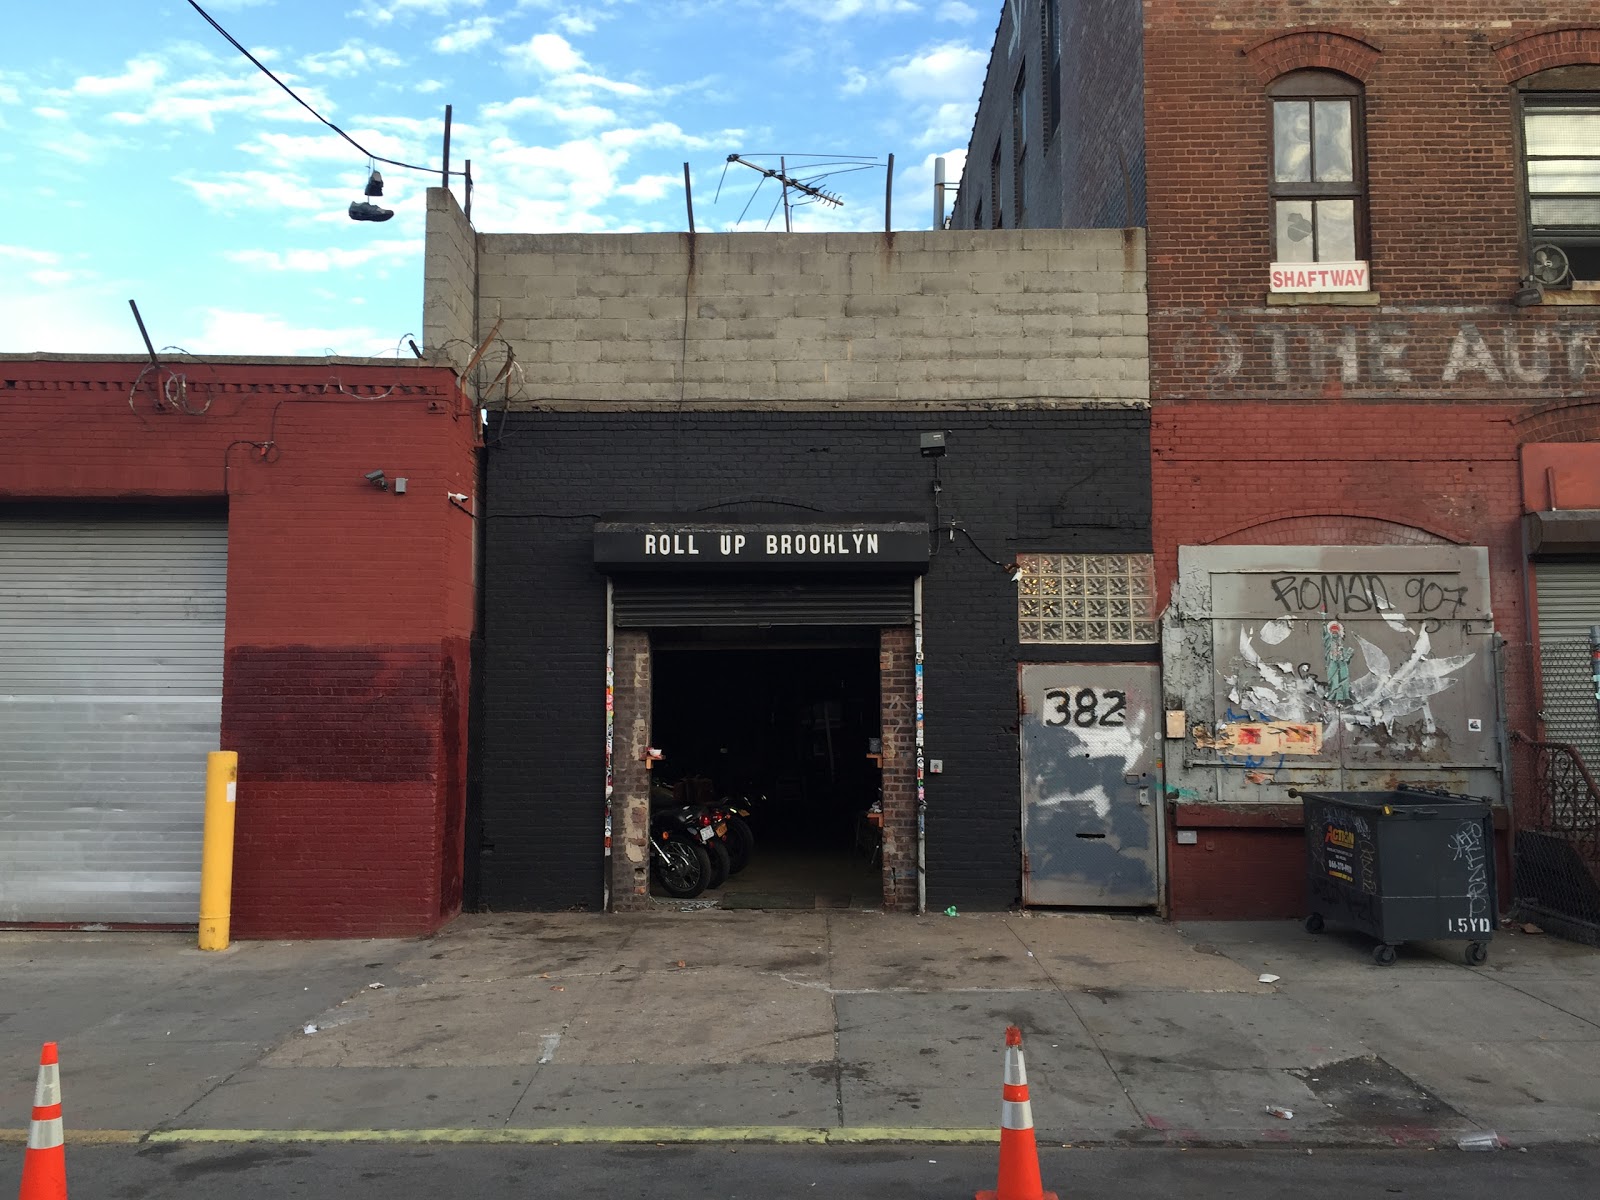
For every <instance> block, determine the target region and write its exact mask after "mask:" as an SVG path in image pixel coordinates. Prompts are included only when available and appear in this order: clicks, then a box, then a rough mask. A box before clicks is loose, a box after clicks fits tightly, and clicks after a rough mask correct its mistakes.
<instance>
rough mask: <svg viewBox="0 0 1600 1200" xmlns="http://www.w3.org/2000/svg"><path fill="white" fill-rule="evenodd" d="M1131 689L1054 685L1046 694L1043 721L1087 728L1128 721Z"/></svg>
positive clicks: (1049, 723)
mask: <svg viewBox="0 0 1600 1200" xmlns="http://www.w3.org/2000/svg"><path fill="white" fill-rule="evenodd" d="M1127 707H1128V693H1126V692H1113V691H1103V692H1097V691H1095V689H1094V688H1080V689H1078V690H1076V691H1074V690H1073V689H1072V688H1051V689H1050V690H1049V691H1047V692H1045V694H1044V723H1045V724H1046V725H1055V726H1060V725H1076V726H1078V727H1079V728H1081V729H1086V728H1088V727H1089V726H1090V725H1109V726H1116V725H1126V724H1127V723H1128V722H1127V711H1126V710H1127Z"/></svg>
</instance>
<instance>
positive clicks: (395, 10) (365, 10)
mask: <svg viewBox="0 0 1600 1200" xmlns="http://www.w3.org/2000/svg"><path fill="white" fill-rule="evenodd" d="M482 7H483V0H387V2H380V0H367V2H366V3H365V4H363V5H362V6H361V7H360V8H357V9H352V10H351V12H350V14H349V15H350V16H352V17H360V18H362V19H363V20H365V21H370V22H371V23H372V24H374V25H388V24H390V23H391V22H393V21H395V20H396V19H399V20H410V19H411V18H412V17H414V16H416V15H417V14H419V13H423V14H426V15H427V16H430V17H447V16H449V15H450V13H451V12H452V11H453V10H454V9H457V8H482Z"/></svg>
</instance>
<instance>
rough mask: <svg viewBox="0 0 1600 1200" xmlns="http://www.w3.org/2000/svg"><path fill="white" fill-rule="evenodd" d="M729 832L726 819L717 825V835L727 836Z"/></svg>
mask: <svg viewBox="0 0 1600 1200" xmlns="http://www.w3.org/2000/svg"><path fill="white" fill-rule="evenodd" d="M727 832H728V825H727V822H725V821H724V822H721V823H719V824H718V825H717V836H718V837H723V836H725V835H726V834H727Z"/></svg>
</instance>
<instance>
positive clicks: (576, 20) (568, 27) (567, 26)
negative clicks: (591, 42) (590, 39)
mask: <svg viewBox="0 0 1600 1200" xmlns="http://www.w3.org/2000/svg"><path fill="white" fill-rule="evenodd" d="M556 24H557V25H559V26H561V28H562V29H563V30H565V31H566V32H567V33H570V34H572V35H573V36H574V37H578V36H580V35H582V34H585V33H593V32H594V31H595V29H596V28H598V27H597V26H596V25H595V23H594V19H593V18H592V17H589V16H586V15H585V14H583V13H577V12H568V13H562V14H561V15H560V16H558V17H557V18H556Z"/></svg>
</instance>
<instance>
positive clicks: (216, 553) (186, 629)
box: [0, 516, 228, 924]
mask: <svg viewBox="0 0 1600 1200" xmlns="http://www.w3.org/2000/svg"><path fill="white" fill-rule="evenodd" d="M227 548H228V532H227V522H226V520H225V519H222V518H207V517H198V518H197V517H174V518H169V517H148V516H140V517H132V518H121V519H79V518H53V517H26V518H18V517H6V516H0V920H3V921H29V922H65V923H78V922H91V921H93V922H127V923H159V924H183V923H190V922H193V921H194V920H195V919H196V904H197V902H198V897H199V886H200V837H201V829H202V817H203V810H204V796H205V766H206V753H207V752H208V751H210V750H215V749H217V745H218V739H219V729H220V724H221V707H222V659H223V617H224V595H225V583H226V573H227Z"/></svg>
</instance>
